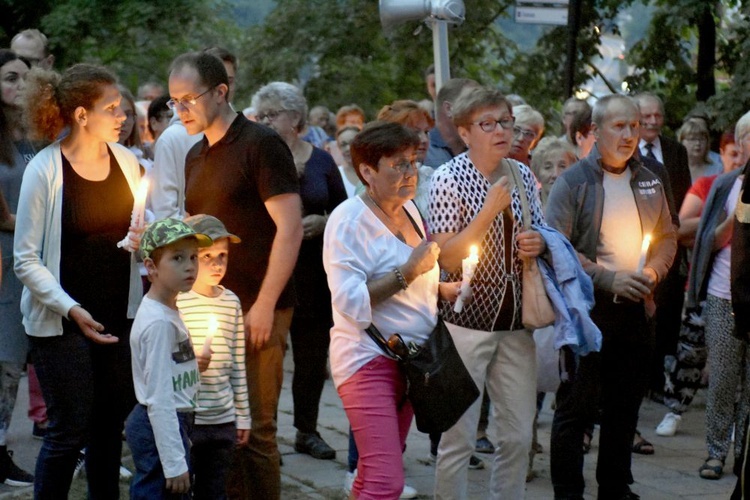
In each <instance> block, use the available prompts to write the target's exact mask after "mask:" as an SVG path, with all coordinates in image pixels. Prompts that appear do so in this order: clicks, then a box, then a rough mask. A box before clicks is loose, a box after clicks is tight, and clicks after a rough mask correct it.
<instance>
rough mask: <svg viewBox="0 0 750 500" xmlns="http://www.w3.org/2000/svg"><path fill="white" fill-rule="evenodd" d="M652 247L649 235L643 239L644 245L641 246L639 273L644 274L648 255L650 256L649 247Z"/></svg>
mask: <svg viewBox="0 0 750 500" xmlns="http://www.w3.org/2000/svg"><path fill="white" fill-rule="evenodd" d="M649 245H651V235H650V234H647V235H646V236H644V237H643V243H642V244H641V258H640V259H638V272H639V273H642V272H643V267H644V266H645V265H646V255H648V247H649Z"/></svg>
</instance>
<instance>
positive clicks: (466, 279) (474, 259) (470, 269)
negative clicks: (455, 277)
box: [453, 245, 479, 313]
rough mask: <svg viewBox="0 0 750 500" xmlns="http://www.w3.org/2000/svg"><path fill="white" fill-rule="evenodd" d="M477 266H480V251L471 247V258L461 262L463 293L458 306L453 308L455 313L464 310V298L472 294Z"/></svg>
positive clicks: (459, 296) (473, 246)
mask: <svg viewBox="0 0 750 500" xmlns="http://www.w3.org/2000/svg"><path fill="white" fill-rule="evenodd" d="M477 264H479V250H478V248H477V246H476V245H471V248H470V249H469V256H468V257H466V258H465V259H463V260H462V261H461V268H462V279H461V291H460V293H459V294H458V298H457V299H456V304H455V305H454V306H453V311H454V312H457V313H460V312H461V311H463V309H464V298H465V297H467V296H468V295H469V293H470V292H471V280H472V278H473V277H474V271H476V269H477Z"/></svg>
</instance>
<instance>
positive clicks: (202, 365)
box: [195, 350, 213, 373]
mask: <svg viewBox="0 0 750 500" xmlns="http://www.w3.org/2000/svg"><path fill="white" fill-rule="evenodd" d="M211 354H213V351H211ZM211 354H209V355H208V356H204V353H203V350H201V352H196V353H195V359H196V361H198V371H199V372H201V373H203V372H205V371H206V370H208V365H209V364H210V363H211Z"/></svg>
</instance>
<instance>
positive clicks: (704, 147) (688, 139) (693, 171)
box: [677, 119, 723, 184]
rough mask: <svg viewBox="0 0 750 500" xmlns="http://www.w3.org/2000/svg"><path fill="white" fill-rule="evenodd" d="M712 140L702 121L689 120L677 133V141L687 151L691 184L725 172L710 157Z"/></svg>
mask: <svg viewBox="0 0 750 500" xmlns="http://www.w3.org/2000/svg"><path fill="white" fill-rule="evenodd" d="M710 139H711V137H710V136H709V134H708V129H707V128H706V125H705V123H704V122H703V121H701V120H696V119H688V120H687V121H685V123H683V124H682V127H680V130H678V131H677V140H678V141H680V142H681V143H682V145H683V146H685V149H687V153H688V167H690V182H691V184H692V183H694V182H695V181H697V180H698V179H700V178H701V177H706V176H707V175H717V174H720V173H721V172H722V170H723V169H722V165H721V164H720V163H719V164H714V163H712V162H711V160H710V158H709V157H708V151H709V143H710Z"/></svg>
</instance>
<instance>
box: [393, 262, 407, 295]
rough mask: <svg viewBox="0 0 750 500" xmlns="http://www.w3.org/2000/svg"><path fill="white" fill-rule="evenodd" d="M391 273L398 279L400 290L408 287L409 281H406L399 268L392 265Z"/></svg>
mask: <svg viewBox="0 0 750 500" xmlns="http://www.w3.org/2000/svg"><path fill="white" fill-rule="evenodd" d="M393 273H394V274H395V275H396V279H397V280H398V284H399V286H400V287H401V289H402V290H406V289H407V288H409V283H407V282H406V278H404V275H403V273H402V272H401V270H400V269H399V268H397V267H394V268H393Z"/></svg>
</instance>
